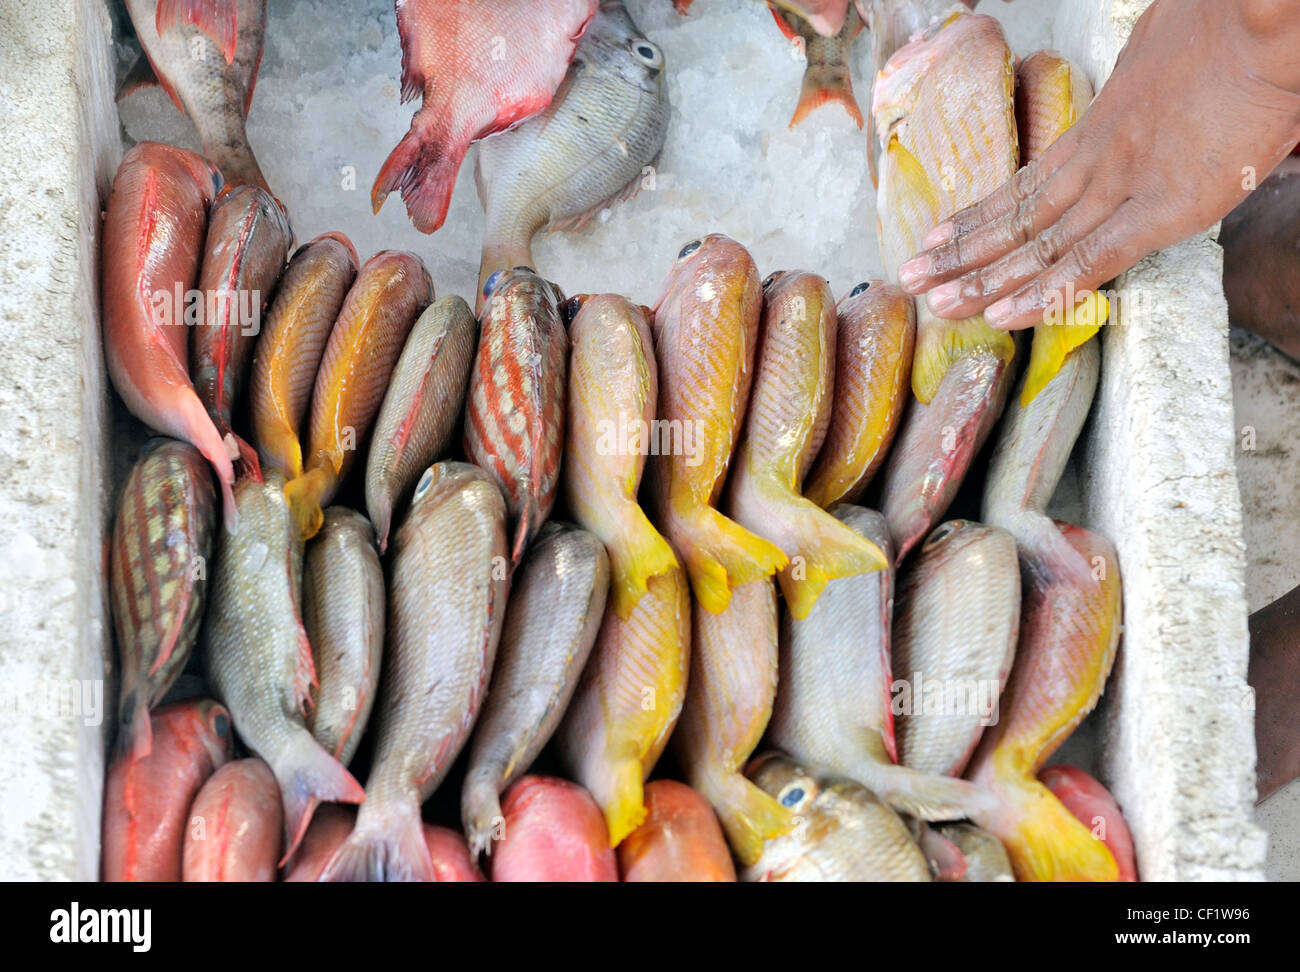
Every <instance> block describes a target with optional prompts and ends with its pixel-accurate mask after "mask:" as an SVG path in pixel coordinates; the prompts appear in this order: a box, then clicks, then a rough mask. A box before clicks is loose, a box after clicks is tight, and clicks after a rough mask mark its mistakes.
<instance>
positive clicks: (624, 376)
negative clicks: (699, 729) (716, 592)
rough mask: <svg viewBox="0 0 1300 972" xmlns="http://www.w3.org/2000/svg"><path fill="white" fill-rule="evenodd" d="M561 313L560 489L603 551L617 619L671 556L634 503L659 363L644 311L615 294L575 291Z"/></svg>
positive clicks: (671, 563)
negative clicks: (567, 311)
mask: <svg viewBox="0 0 1300 972" xmlns="http://www.w3.org/2000/svg"><path fill="white" fill-rule="evenodd" d="M566 308H576V310H575V311H574V313H573V316H572V320H570V322H569V345H570V350H569V389H568V403H569V408H568V416H567V420H568V427H567V432H566V435H565V439H564V442H565V446H564V450H565V455H564V468H565V476H564V493H565V497H566V499H567V501H568V504H569V508H570V510H572V511H573V515H574V517H575V518H576V519H577V520H578V522H579V523H580V524H582V526H583V528H584V529H586V530H590V531H591V532H592V533H593V534H595V535H596V536H597V537H599V538H600V541H601V542H602V543H603V544H604V545H605V548H606V550H608V552H609V559H610V569H611V572H612V575H613V578H612V581H613V582H612V585H611V587H610V598H611V599H612V602H613V605H614V610H615V612H616V613H617V614H618V616H619V618H621V619H623V620H624V621H626V620H627V619H628V617H629V616H630V615H631V613H632V610H633V609H634V608H635V607H636V605H637V603H638V602H639V601H640V599H641V598H642V597H643V596H644V595H645V592H646V589H647V584H648V582H649V580H650V578H651V577H658V576H660V575H661V574H665V573H667V572H669V571H672V570H675V569H676V568H677V567H678V566H679V565H678V561H677V555H676V554H675V553H674V552H673V548H672V547H671V546H670V545H669V543H668V541H667V540H665V539H664V537H663V536H662V535H661V534H660V533H659V531H658V530H656V529H655V528H654V526H653V525H652V524H651V522H650V520H649V518H648V517H647V516H646V514H645V512H644V511H643V510H642V508H641V507H640V506H639V505H638V503H637V491H638V490H639V489H640V487H641V475H642V472H643V471H644V469H645V464H646V457H647V454H648V453H649V452H650V450H651V448H652V447H653V442H652V441H650V440H651V437H652V430H653V429H654V422H655V414H656V407H657V402H658V385H659V376H658V365H657V364H656V362H655V357H654V345H653V344H652V341H651V337H650V324H649V316H650V315H649V312H648V311H647V309H646V308H644V307H636V306H633V305H632V304H630V303H629V302H628V301H627V300H625V299H624V298H622V297H619V296H617V295H614V294H598V295H596V296H591V297H581V296H580V297H575V298H573V299H572V300H570V301H569V302H568V304H566Z"/></svg>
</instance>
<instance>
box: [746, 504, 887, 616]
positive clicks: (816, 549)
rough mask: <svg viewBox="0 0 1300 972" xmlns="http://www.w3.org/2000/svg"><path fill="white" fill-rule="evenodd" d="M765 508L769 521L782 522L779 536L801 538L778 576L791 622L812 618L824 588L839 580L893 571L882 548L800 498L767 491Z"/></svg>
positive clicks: (815, 505)
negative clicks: (810, 614)
mask: <svg viewBox="0 0 1300 972" xmlns="http://www.w3.org/2000/svg"><path fill="white" fill-rule="evenodd" d="M767 505H768V507H769V513H770V515H772V516H776V517H779V518H780V521H781V522H780V527H779V528H780V530H781V532H782V533H785V534H787V535H789V536H792V537H798V538H799V539H798V541H797V542H798V544H799V549H798V550H797V551H796V552H794V553H793V554H792V555H791V556H790V562H789V563H788V564H787V565H786V566H785V567H784V568H783V569H782V571H781V573H780V574H779V575H778V576H777V580H778V581H779V582H780V584H781V593H782V594H784V595H785V603H786V607H788V608H789V609H790V615H791V616H792V617H794V618H796V619H803V618H806V617H808V612H809V611H811V610H812V607H813V605H814V604H815V603H817V598H819V597H820V596H821V593H822V591H823V590H824V589H825V587H826V585H827V584H828V583H830V582H831V581H832V580H835V579H836V578H837V577H849V576H851V575H853V574H866V573H871V572H872V571H877V570H884V569H885V568H886V567H888V566H889V558H887V557H886V556H885V553H884V551H882V550H881V549H880V547H878V546H877V545H876V544H875V543H873V542H872V541H870V540H868V539H867V538H866V537H864V536H862V535H861V534H860V533H857V532H856V531H854V530H852V529H850V528H849V527H847V526H845V525H844V524H843V523H841V522H840V521H839V520H837V519H835V517H833V516H831V515H830V514H829V513H827V512H826V511H825V510H823V509H822V508H821V507H820V506H818V505H817V504H816V503H813V502H812V501H811V500H807V499H804V497H802V496H800V495H799V494H798V493H793V492H783V493H781V494H775V493H774V492H773V491H769V502H768V504H767Z"/></svg>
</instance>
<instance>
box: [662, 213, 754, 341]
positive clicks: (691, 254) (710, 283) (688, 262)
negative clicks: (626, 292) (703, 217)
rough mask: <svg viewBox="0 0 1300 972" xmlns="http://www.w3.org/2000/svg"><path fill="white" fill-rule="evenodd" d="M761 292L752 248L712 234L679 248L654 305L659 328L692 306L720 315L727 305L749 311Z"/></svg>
mask: <svg viewBox="0 0 1300 972" xmlns="http://www.w3.org/2000/svg"><path fill="white" fill-rule="evenodd" d="M761 294H762V290H761V288H760V286H759V279H758V268H757V267H755V266H754V260H753V258H752V257H751V256H750V255H749V251H748V250H746V249H745V248H744V247H743V246H741V245H740V244H739V243H737V242H736V241H735V240H733V239H731V237H729V236H724V235H722V234H721V233H710V234H709V235H708V236H704V237H700V238H699V239H694V240H691V241H690V242H689V243H687V244H686V245H685V246H683V247H682V248H681V249H680V250H679V251H678V253H677V259H676V260H675V261H674V263H673V266H672V268H671V269H670V270H669V271H668V276H667V277H666V278H665V279H664V285H663V289H662V290H661V291H660V294H659V299H658V300H657V301H655V304H654V307H653V311H654V315H655V327H656V329H658V327H659V325H660V322H661V321H667V320H669V319H671V318H673V317H676V316H677V315H678V314H680V313H681V312H683V311H685V310H687V309H688V308H702V312H703V314H704V315H705V316H716V315H717V314H719V313H721V312H722V311H723V309H724V308H741V309H742V313H745V312H747V311H748V309H750V308H752V307H753V304H754V303H757V302H758V301H759V300H760V299H761Z"/></svg>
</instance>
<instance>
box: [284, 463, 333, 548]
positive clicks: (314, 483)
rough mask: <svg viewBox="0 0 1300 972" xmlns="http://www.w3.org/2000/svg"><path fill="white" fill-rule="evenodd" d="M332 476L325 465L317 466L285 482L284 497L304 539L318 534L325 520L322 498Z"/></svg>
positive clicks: (299, 533)
mask: <svg viewBox="0 0 1300 972" xmlns="http://www.w3.org/2000/svg"><path fill="white" fill-rule="evenodd" d="M332 478H333V477H332V476H331V475H330V473H329V471H328V470H326V469H325V468H324V467H322V466H315V467H313V468H311V469H309V470H307V472H305V473H303V474H302V475H301V476H299V477H298V478H297V479H291V480H289V482H287V483H285V484H284V498H285V500H286V501H287V502H288V503H289V512H290V513H292V514H293V521H294V523H296V524H298V536H299V537H300V538H301V539H303V540H310V539H311V538H312V537H314V536H316V534H317V532H318V531H319V530H320V528H321V525H322V524H323V523H324V522H325V514H324V513H323V512H322V511H321V508H320V500H321V497H322V496H324V495H325V490H326V488H327V487H328V486H329V483H330V480H331V479H332Z"/></svg>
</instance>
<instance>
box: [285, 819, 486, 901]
mask: <svg viewBox="0 0 1300 972" xmlns="http://www.w3.org/2000/svg"><path fill="white" fill-rule="evenodd" d="M356 820H357V811H356V808H355V807H347V806H343V805H341V804H338V803H326V804H323V805H322V806H321V807H320V809H318V810H317V811H316V815H315V816H314V817H312V821H311V826H310V827H308V828H307V834H306V836H305V837H303V839H302V843H301V844H300V845H299V846H298V852H297V853H296V854H295V855H294V858H293V862H292V863H291V864H290V865H289V868H288V870H287V871H286V872H285V875H284V879H285V880H286V881H293V882H301V881H317V880H319V879H320V876H321V874H322V873H324V871H325V867H326V865H328V864H329V862H330V859H331V858H332V857H333V856H334V852H335V851H337V850H338V849H339V847H341V846H342V845H343V842H344V841H345V840H347V838H348V834H350V833H351V832H352V827H353V825H354V824H355V823H356ZM424 843H425V845H426V846H427V847H428V848H429V862H430V865H431V866H432V869H433V875H434V880H435V881H448V882H453V883H454V882H458V881H459V882H470V881H482V880H483V875H482V874H481V873H480V872H479V869H478V868H477V867H476V866H475V865H474V862H473V861H472V860H470V856H469V846H468V845H467V844H466V843H465V838H464V837H463V836H461V834H460V832H459V831H455V830H448V829H447V828H446V827H435V826H433V825H432V824H424Z"/></svg>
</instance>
